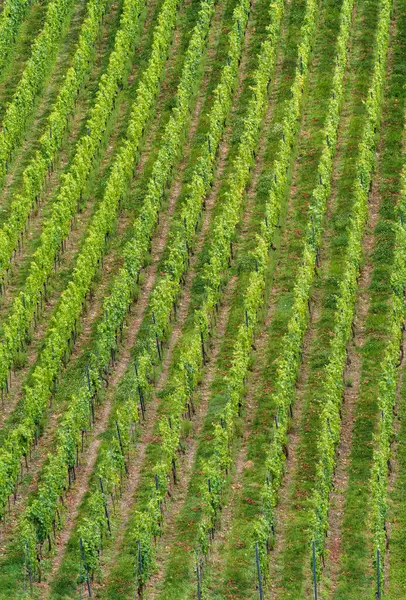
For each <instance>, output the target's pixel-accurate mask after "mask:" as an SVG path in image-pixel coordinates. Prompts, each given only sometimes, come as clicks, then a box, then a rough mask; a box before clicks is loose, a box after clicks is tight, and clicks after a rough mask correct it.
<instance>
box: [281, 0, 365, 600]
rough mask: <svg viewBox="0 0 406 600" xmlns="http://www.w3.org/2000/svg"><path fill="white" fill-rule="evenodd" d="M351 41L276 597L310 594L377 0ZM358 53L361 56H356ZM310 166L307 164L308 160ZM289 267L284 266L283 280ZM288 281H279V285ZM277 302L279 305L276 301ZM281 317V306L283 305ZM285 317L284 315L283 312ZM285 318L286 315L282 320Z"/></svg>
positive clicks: (361, 11)
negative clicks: (325, 382)
mask: <svg viewBox="0 0 406 600" xmlns="http://www.w3.org/2000/svg"><path fill="white" fill-rule="evenodd" d="M357 10H358V14H357V15H356V19H355V23H354V27H353V36H352V38H353V39H352V42H351V43H352V47H351V52H350V57H349V68H348V71H349V73H351V76H350V77H349V80H347V82H346V94H345V103H346V106H347V110H348V105H350V106H351V109H352V116H351V119H350V122H349V127H348V131H347V132H345V134H344V139H343V141H342V143H341V147H342V149H340V147H339V148H338V154H337V157H338V171H339V175H340V177H339V181H338V187H336V189H337V197H336V198H335V202H334V207H333V213H332V216H331V218H330V219H329V220H328V222H327V223H326V230H327V236H328V237H327V244H326V246H327V247H326V248H324V250H323V252H322V256H323V263H322V267H321V270H320V277H319V278H318V279H317V282H316V294H317V296H318V297H320V298H321V302H322V306H321V315H320V318H319V319H318V322H317V323H315V324H314V330H315V331H314V335H313V339H312V340H311V344H310V349H309V358H308V360H306V363H305V364H306V367H305V368H306V370H307V372H308V375H307V380H306V381H305V382H304V384H301V386H300V388H299V389H300V394H299V397H298V398H297V400H296V402H301V403H302V404H303V416H302V421H301V422H300V423H299V425H298V427H299V442H298V447H297V449H296V451H295V453H296V455H297V456H298V466H297V468H296V469H295V471H294V472H293V473H292V478H291V479H290V480H289V481H288V482H287V483H286V484H285V485H287V501H286V502H287V504H285V505H284V506H283V507H281V510H283V512H284V515H285V519H284V523H285V526H284V527H283V529H277V533H276V535H277V536H278V535H279V536H282V538H279V539H280V544H281V548H282V549H281V551H280V552H279V553H278V554H276V555H273V554H271V555H270V561H271V578H270V583H271V585H272V592H273V594H274V596H275V597H277V598H281V599H282V598H283V599H288V598H289V599H296V598H301V597H305V596H307V595H309V596H310V595H311V591H310V590H308V589H307V587H306V583H307V581H308V580H309V577H310V570H309V562H308V557H309V545H308V544H309V542H308V537H307V536H308V534H307V527H308V513H307V506H308V505H307V502H308V498H309V495H310V492H311V490H312V485H313V478H314V467H315V464H316V458H317V445H316V442H317V435H316V434H315V432H317V427H318V415H319V410H320V408H319V404H320V402H322V398H320V383H321V381H322V379H323V369H324V367H325V365H326V363H327V360H328V355H329V338H330V335H331V331H332V329H333V325H334V314H335V292H336V289H337V281H338V278H339V277H340V274H341V271H342V258H343V249H344V247H345V243H346V227H347V223H348V217H349V214H350V211H351V193H350V192H351V185H352V181H353V177H354V166H355V161H356V156H357V140H358V139H359V136H360V131H361V129H362V122H363V115H364V112H363V105H362V99H363V97H364V96H365V93H366V90H367V86H368V77H369V74H370V67H371V56H372V53H371V45H370V43H369V41H370V39H371V38H372V36H373V31H374V27H375V24H376V10H377V3H371V2H364V3H358V5H357ZM360 56H362V57H363V61H362V62H360V60H359V58H360ZM309 168H311V166H310V165H309ZM289 274H290V271H289V270H286V271H285V277H286V280H285V282H287V281H288V278H289ZM286 287H287V283H285V285H284V289H285V288H286ZM290 302H291V298H289V294H288V295H283V296H281V299H280V304H279V305H280V306H281V308H282V309H284V310H285V311H286V306H289V304H290ZM278 308H279V307H278ZM281 314H282V319H281V320H282V322H283V320H284V319H283V311H282V313H281ZM277 315H278V313H277V314H276V316H275V318H274V319H273V326H272V327H271V329H272V328H273V327H274V326H276V325H277V324H278V322H279V321H278V316H277ZM285 318H286V317H285ZM285 322H286V321H285Z"/></svg>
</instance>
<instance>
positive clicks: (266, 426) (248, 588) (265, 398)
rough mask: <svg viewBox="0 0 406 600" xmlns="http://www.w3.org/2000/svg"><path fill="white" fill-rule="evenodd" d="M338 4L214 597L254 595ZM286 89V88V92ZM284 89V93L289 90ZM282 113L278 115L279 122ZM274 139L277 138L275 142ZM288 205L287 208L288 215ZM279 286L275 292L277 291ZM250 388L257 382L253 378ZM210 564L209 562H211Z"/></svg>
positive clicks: (308, 108) (317, 82)
mask: <svg viewBox="0 0 406 600" xmlns="http://www.w3.org/2000/svg"><path fill="white" fill-rule="evenodd" d="M339 9H340V7H339V6H337V4H336V3H335V2H334V3H332V2H326V3H324V4H323V5H322V11H321V15H320V24H319V31H318V34H317V36H316V39H315V43H314V66H313V67H312V69H311V73H310V79H309V91H308V97H307V100H305V107H304V122H303V125H302V130H303V131H304V132H306V135H305V136H303V137H301V138H300V142H299V148H298V162H297V170H296V174H295V178H294V181H293V190H292V203H291V206H290V207H289V211H288V215H286V217H287V222H286V224H285V227H284V228H283V229H282V242H283V247H282V252H281V256H280V259H279V262H278V268H277V271H276V274H275V281H274V288H273V294H272V297H271V298H270V299H269V301H270V302H271V303H272V304H274V305H275V312H274V313H273V316H272V323H271V326H270V328H269V329H268V331H267V334H268V335H267V342H266V349H265V356H263V357H262V363H261V367H260V373H261V376H260V382H257V386H256V391H255V404H256V413H255V418H254V422H253V425H252V428H251V434H250V437H249V441H248V446H247V452H246V457H245V460H246V461H247V463H246V464H247V465H248V466H247V468H245V469H244V471H243V474H242V477H241V482H240V485H241V486H242V487H241V491H239V492H238V496H237V501H236V502H235V506H234V507H233V509H234V510H233V513H232V528H231V531H229V532H226V539H225V541H224V543H222V544H221V546H220V549H219V551H218V554H219V555H220V556H221V559H220V562H219V564H218V565H216V567H215V568H214V569H212V572H208V574H207V577H208V579H209V580H211V581H210V583H209V584H208V585H209V586H210V588H211V594H210V596H209V597H211V598H216V599H220V598H231V597H232V598H248V597H251V596H252V597H253V596H254V595H255V593H256V592H255V583H256V574H255V561H254V554H253V546H252V522H253V520H254V519H255V518H257V517H258V516H259V512H260V510H261V506H260V498H259V492H260V489H261V485H262V483H263V481H264V479H265V475H266V473H265V470H264V463H263V456H264V452H265V448H267V446H268V445H269V443H270V435H271V429H272V423H273V420H272V418H273V406H272V403H270V402H269V398H270V394H271V392H272V381H273V380H274V377H275V371H276V362H275V359H276V358H277V356H278V355H279V353H280V351H281V342H282V340H283V333H284V331H285V330H286V324H287V321H288V319H289V317H290V314H291V305H292V301H293V298H292V287H293V284H294V275H295V272H296V270H297V268H298V265H299V261H300V256H301V249H302V244H303V238H302V235H303V231H304V227H305V224H306V222H307V218H306V216H307V205H308V204H307V199H308V198H309V196H310V193H311V190H312V187H313V185H314V183H315V181H314V174H315V170H316V169H315V167H316V165H317V160H318V157H319V149H320V129H321V128H322V126H323V122H324V118H325V114H326V109H327V101H328V97H329V91H330V82H331V74H332V61H331V53H332V52H333V51H334V40H335V36H336V33H337V23H338V15H339ZM286 91H287V90H286ZM285 93H286V92H285ZM279 120H280V117H279V115H276V116H275V121H276V123H278V121H279ZM275 141H276V140H275ZM275 141H274V143H272V140H271V143H270V144H269V148H268V151H267V155H268V157H269V158H268V160H270V159H271V157H272V156H273V155H274V151H275ZM269 172H272V169H271V168H270V169H267V170H266V172H265V173H264V175H263V177H262V181H261V180H260V182H259V186H258V190H259V192H260V193H259V197H261V195H266V193H267V186H266V183H267V179H266V177H267V174H268V173H269ZM286 212H287V207H285V213H286ZM275 290H276V291H275ZM249 385H250V386H255V382H254V381H251V383H249ZM209 562H210V561H209Z"/></svg>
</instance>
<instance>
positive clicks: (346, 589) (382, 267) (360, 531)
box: [334, 2, 406, 600]
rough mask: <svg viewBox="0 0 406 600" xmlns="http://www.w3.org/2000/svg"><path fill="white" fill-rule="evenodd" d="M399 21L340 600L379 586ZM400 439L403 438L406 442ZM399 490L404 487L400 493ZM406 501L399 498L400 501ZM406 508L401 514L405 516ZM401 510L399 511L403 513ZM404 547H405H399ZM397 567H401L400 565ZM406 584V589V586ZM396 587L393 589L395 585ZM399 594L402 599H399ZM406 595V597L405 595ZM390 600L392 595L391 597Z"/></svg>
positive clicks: (399, 110) (401, 97)
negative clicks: (375, 455) (378, 473)
mask: <svg viewBox="0 0 406 600" xmlns="http://www.w3.org/2000/svg"><path fill="white" fill-rule="evenodd" d="M394 17H395V19H396V20H397V23H398V30H397V32H396V33H395V36H394V38H393V40H392V44H391V45H392V47H393V48H394V52H393V61H392V66H391V70H390V73H389V78H388V81H387V86H386V91H385V101H384V108H383V128H382V152H381V155H380V157H379V162H378V168H377V177H378V178H379V193H380V197H381V205H380V210H379V219H378V222H377V225H376V228H375V247H374V251H373V254H372V267H373V272H372V279H371V284H370V289H369V294H370V307H369V312H368V317H367V321H366V342H365V344H364V346H363V348H362V353H361V356H362V371H361V388H360V394H359V398H358V404H357V410H356V420H355V423H354V431H353V440H352V451H351V462H350V465H349V472H350V477H349V485H348V490H347V493H346V497H345V505H344V507H345V508H344V520H343V529H342V546H343V556H342V561H341V575H340V580H339V585H338V587H337V590H336V591H335V593H334V599H335V600H349V599H350V598H353V597H354V590H356V592H357V598H359V599H360V600H364V599H365V600H367V599H368V600H369V599H370V598H371V590H373V589H374V586H375V581H374V580H375V576H374V574H373V572H372V571H371V567H372V556H371V532H370V529H369V527H368V502H369V497H370V490H369V485H368V484H369V477H370V473H371V463H372V452H373V432H374V428H375V422H376V417H377V406H376V398H377V391H378V386H377V383H378V373H379V371H378V370H377V365H379V364H380V362H381V360H382V357H383V353H384V349H385V340H386V339H387V333H388V332H387V329H386V314H387V310H388V298H389V294H390V291H391V290H390V273H391V266H392V257H393V242H394V233H393V229H392V222H393V219H394V210H393V209H394V205H395V203H396V201H397V197H398V195H399V178H400V172H401V169H402V166H403V157H402V132H403V119H404V110H405V90H404V85H403V82H404V74H405V65H404V60H403V59H402V55H403V54H402V52H404V47H405V39H406V38H405V33H406V15H405V6H404V5H403V4H402V3H398V2H396V3H395V12H394ZM401 435H402V434H400V439H401ZM398 489H399V488H398ZM401 496H402V492H401V495H400V497H399V500H400V498H401ZM401 506H402V505H401V503H400V502H399V506H398V507H397V509H396V514H401ZM398 511H399V512H398ZM396 539H397V541H395V547H394V551H393V556H392V550H391V551H390V556H391V569H392V558H393V559H394V562H393V566H394V571H393V575H392V571H391V572H390V581H391V580H392V576H393V579H394V585H393V588H392V587H391V588H390V590H391V591H390V594H391V595H389V596H387V597H388V598H389V597H391V598H392V599H393V600H395V599H397V598H402V597H403V595H404V590H405V588H404V587H403V588H402V585H403V586H404V581H405V579H404V575H403V578H402V577H401V576H400V578H399V580H398V583H396V581H397V578H398V577H399V575H400V573H401V572H402V562H403V560H404V555H403V554H401V553H400V554H399V553H398V554H397V553H396V548H398V549H399V550H400V551H401V549H402V542H401V541H400V538H399V537H398V538H396V534H395V540H396ZM397 544H399V545H397ZM395 565H397V567H396V566H395ZM402 581H403V584H402ZM391 585H392V584H391ZM397 591H398V592H399V594H397ZM402 591H403V594H402ZM385 597H386V595H385Z"/></svg>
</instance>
